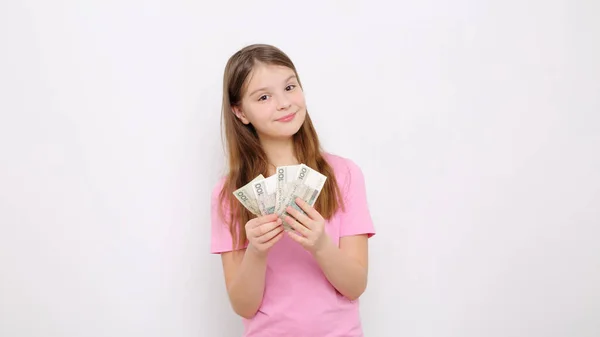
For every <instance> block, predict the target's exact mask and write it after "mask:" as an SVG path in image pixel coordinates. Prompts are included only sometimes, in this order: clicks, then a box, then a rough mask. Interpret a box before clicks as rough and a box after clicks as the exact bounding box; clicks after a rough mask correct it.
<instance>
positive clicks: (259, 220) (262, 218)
mask: <svg viewBox="0 0 600 337" xmlns="http://www.w3.org/2000/svg"><path fill="white" fill-rule="evenodd" d="M275 220H277V214H268V215H263V216H260V217H258V218H256V219H254V223H253V226H252V228H254V227H258V226H261V225H264V224H266V223H268V222H273V221H275Z"/></svg>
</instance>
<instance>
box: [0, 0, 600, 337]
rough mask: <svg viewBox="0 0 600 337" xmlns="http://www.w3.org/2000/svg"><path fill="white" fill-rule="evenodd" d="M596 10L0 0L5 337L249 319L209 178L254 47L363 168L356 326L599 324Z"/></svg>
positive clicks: (518, 330) (418, 330)
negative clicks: (365, 210)
mask: <svg viewBox="0 0 600 337" xmlns="http://www.w3.org/2000/svg"><path fill="white" fill-rule="evenodd" d="M599 7H600V5H599V4H598V2H597V1H591V0H589V1H583V0H582V1H541V0H539V1H526V2H524V1H515V0H513V1H452V2H446V1H441V0H435V1H434V0H426V1H418V2H414V1H413V2H392V1H389V2H381V1H380V2H377V1H368V2H367V1H364V2H358V1H343V2H342V1H308V2H307V1H303V2H293V3H287V2H276V1H271V2H260V3H257V2H252V1H245V2H244V1H239V2H235V3H233V2H212V3H211V4H201V3H200V2H192V1H187V2H184V1H132V0H128V1H52V2H49V1H3V2H2V3H1V4H0V22H1V24H0V27H1V28H0V29H1V30H0V34H1V35H0V48H1V49H0V50H1V52H0V112H1V115H0V161H1V165H0V198H1V199H0V226H1V227H0V336H6V337H17V336H18V337H21V336H28V337H29V336H44V337H58V336H69V337H71V336H73V337H75V336H77V337H79V336H86V337H96V336H146V337H152V336H157V337H158V336H182V337H184V336H190V337H191V336H225V337H234V336H239V334H240V332H241V323H240V320H239V319H238V318H237V317H236V316H235V315H234V314H233V312H232V311H231V309H230V307H229V303H228V301H227V297H226V293H225V288H224V284H223V278H222V274H221V265H220V260H219V258H218V256H212V255H210V254H209V253H208V251H209V233H210V229H209V196H210V191H211V189H212V186H213V184H214V182H215V181H216V179H217V178H218V176H219V175H220V174H221V173H222V169H223V155H222V147H221V143H220V135H219V117H220V112H219V109H220V95H221V91H220V89H221V80H222V71H223V67H224V65H225V62H226V60H227V58H228V57H229V56H230V55H231V54H232V53H233V52H235V51H236V50H237V49H239V48H241V47H242V46H244V45H246V44H249V43H255V42H266V43H271V44H274V45H277V46H279V47H280V48H282V49H283V50H284V51H286V52H287V53H288V54H289V55H290V56H291V57H292V59H293V60H294V61H295V63H296V65H297V67H298V70H299V72H300V76H301V78H302V81H303V84H304V86H305V91H306V96H307V100H308V104H309V111H310V112H311V114H312V116H313V118H314V121H315V123H316V127H317V130H318V131H319V132H320V136H321V138H322V140H323V142H324V145H325V147H326V149H327V150H329V151H331V152H334V153H337V154H340V155H343V156H347V157H350V158H352V159H353V160H355V161H356V162H357V163H358V164H359V165H360V166H361V167H362V169H363V172H364V174H365V177H366V180H367V189H368V197H369V201H370V206H371V210H372V215H373V219H374V221H375V223H376V226H377V227H376V228H377V230H378V235H376V236H375V237H374V238H373V239H372V240H371V241H370V243H371V250H370V252H371V271H370V283H369V288H368V290H367V292H366V293H365V294H364V296H363V298H362V299H361V301H362V313H363V321H364V328H365V332H366V335H367V336H381V337H383V336H390V337H396V336H415V337H416V336H436V337H441V336H444V337H446V336H457V337H458V336H460V337H475V336H502V337H507V336H569V337H571V336H578V337H584V336H590V337H591V336H599V335H600V248H599V247H600V245H599V244H598V240H599V239H600V174H599V172H600V156H599V154H600V117H599V113H600V103H599V98H598V97H599V95H600V66H599V62H598V60H599V59H600V48H599V41H600V24H598V22H597V21H596V18H597V17H598V16H599V15H600V11H599ZM332 324H334V322H332Z"/></svg>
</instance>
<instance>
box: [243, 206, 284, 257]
mask: <svg viewBox="0 0 600 337" xmlns="http://www.w3.org/2000/svg"><path fill="white" fill-rule="evenodd" d="M245 229H246V237H247V238H248V241H249V243H248V249H251V250H252V251H254V252H255V253H257V254H258V255H260V256H266V255H267V252H268V251H269V249H271V247H273V245H274V244H275V243H276V242H277V241H279V239H281V237H282V236H283V226H282V221H281V219H279V217H278V216H277V214H269V215H263V216H260V217H258V218H254V219H251V220H250V221H248V222H247V223H246V226H245Z"/></svg>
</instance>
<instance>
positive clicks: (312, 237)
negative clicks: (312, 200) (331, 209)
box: [283, 198, 329, 254]
mask: <svg viewBox="0 0 600 337" xmlns="http://www.w3.org/2000/svg"><path fill="white" fill-rule="evenodd" d="M296 204H297V205H298V206H300V208H301V209H302V210H303V211H304V212H305V213H306V214H302V212H299V211H298V210H296V209H295V208H293V207H291V206H288V207H287V208H286V211H287V213H288V214H289V215H291V216H286V217H285V218H284V219H283V220H284V221H285V222H287V223H288V224H289V225H290V226H291V227H292V228H293V229H295V230H296V231H295V232H294V231H288V232H287V233H288V235H289V236H290V237H291V238H292V239H293V240H294V241H296V242H298V243H299V244H301V245H302V246H303V247H304V248H305V249H306V250H308V251H309V252H311V253H312V254H315V253H317V252H318V251H320V250H321V249H322V248H323V247H325V245H326V244H327V242H328V240H329V236H328V235H327V233H326V232H325V219H323V217H322V216H321V214H319V212H317V211H316V210H315V209H314V208H313V207H312V206H310V205H309V204H308V203H306V202H305V201H304V200H302V199H300V198H296Z"/></svg>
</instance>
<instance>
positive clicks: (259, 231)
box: [252, 218, 281, 237]
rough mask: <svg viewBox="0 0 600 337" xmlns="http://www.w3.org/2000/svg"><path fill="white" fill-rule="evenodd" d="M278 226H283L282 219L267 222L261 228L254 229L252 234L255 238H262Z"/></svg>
mask: <svg viewBox="0 0 600 337" xmlns="http://www.w3.org/2000/svg"><path fill="white" fill-rule="evenodd" d="M277 226H281V219H279V218H278V219H277V220H275V221H271V222H267V223H264V224H262V225H260V226H257V227H254V228H253V229H252V234H253V235H254V237H261V236H263V235H265V234H267V233H269V232H270V231H272V230H273V229H275V228H277Z"/></svg>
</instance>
